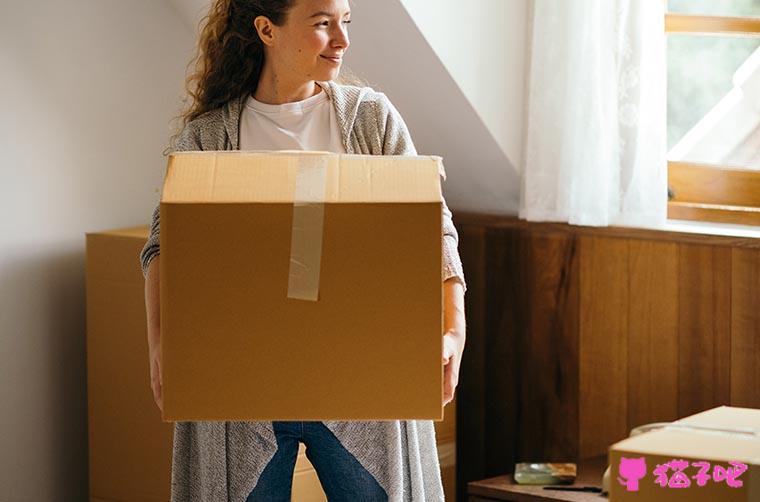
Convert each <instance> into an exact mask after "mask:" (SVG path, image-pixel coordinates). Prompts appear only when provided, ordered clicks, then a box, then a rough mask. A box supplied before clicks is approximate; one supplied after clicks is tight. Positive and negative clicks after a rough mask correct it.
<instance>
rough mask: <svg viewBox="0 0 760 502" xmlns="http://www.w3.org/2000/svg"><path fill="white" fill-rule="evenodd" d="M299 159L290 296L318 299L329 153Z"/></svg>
mask: <svg viewBox="0 0 760 502" xmlns="http://www.w3.org/2000/svg"><path fill="white" fill-rule="evenodd" d="M296 158H297V162H298V167H297V170H296V186H295V194H294V197H293V225H292V229H291V237H290V269H289V271H288V298H294V299H297V300H307V301H313V302H315V301H317V299H318V298H319V269H320V266H321V262H322V229H323V225H324V214H325V185H326V182H327V156H326V155H300V156H298V157H296Z"/></svg>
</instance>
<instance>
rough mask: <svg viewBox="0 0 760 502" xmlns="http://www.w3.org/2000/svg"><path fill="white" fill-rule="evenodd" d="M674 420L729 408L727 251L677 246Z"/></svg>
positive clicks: (729, 321)
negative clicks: (702, 412) (717, 408)
mask: <svg viewBox="0 0 760 502" xmlns="http://www.w3.org/2000/svg"><path fill="white" fill-rule="evenodd" d="M678 291H679V301H678V312H679V324H678V328H679V335H678V379H679V384H678V397H679V399H678V415H679V416H687V415H692V414H694V413H697V412H700V411H703V410H706V409H709V408H712V407H715V406H719V405H721V404H729V400H730V391H729V390H730V389H729V385H730V381H729V376H730V359H731V351H730V346H731V345H730V343H731V342H730V336H731V325H730V323H731V248H728V247H724V246H700V245H692V244H682V245H680V249H679V267H678Z"/></svg>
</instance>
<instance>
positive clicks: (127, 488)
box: [86, 225, 173, 502]
mask: <svg viewBox="0 0 760 502" xmlns="http://www.w3.org/2000/svg"><path fill="white" fill-rule="evenodd" d="M147 236H148V231H147V228H146V227H145V226H144V225H143V226H140V227H135V228H125V229H114V230H109V231H104V232H90V233H88V234H87V236H86V238H87V248H86V249H87V270H86V281H87V282H86V286H87V433H88V439H89V441H88V449H89V485H90V500H91V501H98V500H99V501H106V500H108V501H113V500H121V501H124V502H136V501H138V500H139V501H142V502H165V501H166V500H169V490H170V486H171V464H172V432H173V428H172V426H171V424H167V423H163V422H161V419H160V413H159V411H158V407H157V406H156V404H155V403H154V402H153V394H152V393H151V390H150V368H149V367H148V338H147V335H146V324H147V323H146V318H145V280H144V279H143V276H142V273H141V272H140V261H139V259H138V257H139V255H140V250H141V249H142V247H143V245H144V244H145V239H146V238H147Z"/></svg>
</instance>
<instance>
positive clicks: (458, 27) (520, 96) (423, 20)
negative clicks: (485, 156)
mask: <svg viewBox="0 0 760 502" xmlns="http://www.w3.org/2000/svg"><path fill="white" fill-rule="evenodd" d="M401 2H402V3H403V4H404V7H405V8H406V9H407V10H408V11H409V14H410V15H411V17H412V19H414V22H415V23H416V24H417V26H418V27H419V29H420V31H421V32H422V34H423V35H424V37H425V39H426V40H427V41H428V43H430V45H431V46H432V48H433V50H435V52H436V54H437V55H438V57H439V58H440V59H441V62H442V63H443V64H444V66H445V67H446V69H447V70H448V71H449V73H450V74H451V76H452V77H453V78H454V80H455V81H456V83H457V84H458V85H459V87H460V88H461V89H462V92H464V95H465V96H467V99H469V100H470V102H471V103H472V105H473V107H474V108H475V110H476V111H477V113H478V114H479V115H480V117H481V118H482V119H483V122H485V124H486V126H487V127H488V129H489V130H490V131H491V133H492V134H493V135H494V138H495V139H496V141H497V142H498V143H499V145H500V146H501V147H502V149H503V150H504V152H505V153H506V154H507V157H508V158H509V159H510V161H511V162H512V164H513V165H514V166H516V167H518V166H521V165H522V143H523V122H524V120H523V119H524V117H523V115H524V113H523V110H524V102H525V80H526V79H525V75H526V57H527V50H526V47H527V35H528V33H527V32H528V2H529V0H470V1H468V2H461V1H459V0H436V1H435V2H431V1H430V0H401Z"/></svg>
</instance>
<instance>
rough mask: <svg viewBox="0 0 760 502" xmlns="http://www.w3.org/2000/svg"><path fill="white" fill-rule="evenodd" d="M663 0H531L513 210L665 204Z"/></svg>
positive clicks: (642, 217) (581, 220) (599, 219)
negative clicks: (520, 160) (521, 160)
mask: <svg viewBox="0 0 760 502" xmlns="http://www.w3.org/2000/svg"><path fill="white" fill-rule="evenodd" d="M664 4H665V2H663V1H662V0H569V1H567V0H534V2H533V33H532V46H531V60H530V61H531V62H530V66H531V70H530V80H529V85H528V89H529V98H528V110H527V134H526V143H525V165H524V166H523V172H522V193H521V200H520V217H521V218H524V219H527V220H531V221H564V222H568V223H571V224H577V225H596V226H602V225H631V226H647V227H656V226H659V225H661V224H662V223H664V222H665V219H666V214H667V163H666V157H665V149H666V136H665V130H666V129H665V121H666V116H665V35H664V17H665V12H664Z"/></svg>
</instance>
